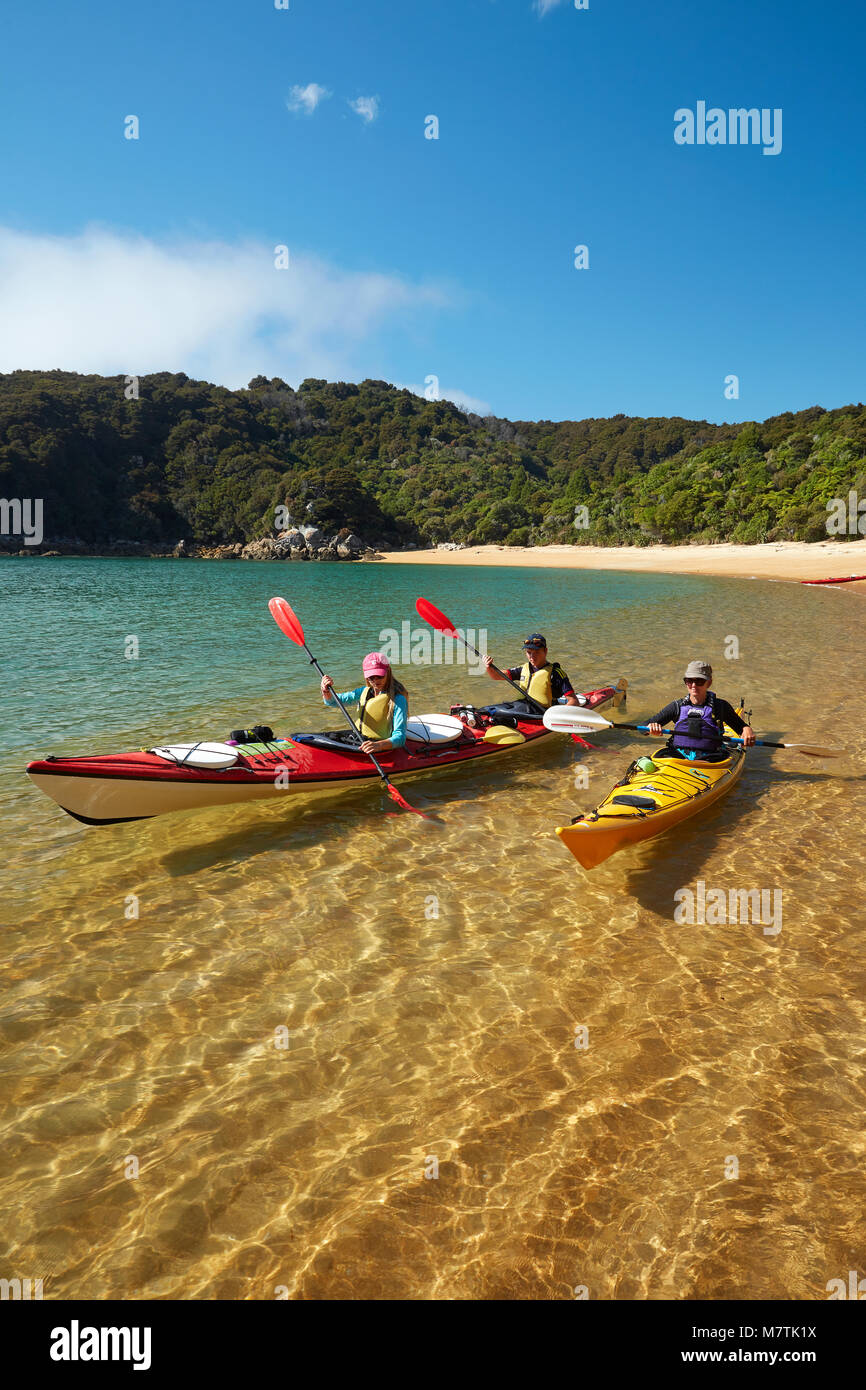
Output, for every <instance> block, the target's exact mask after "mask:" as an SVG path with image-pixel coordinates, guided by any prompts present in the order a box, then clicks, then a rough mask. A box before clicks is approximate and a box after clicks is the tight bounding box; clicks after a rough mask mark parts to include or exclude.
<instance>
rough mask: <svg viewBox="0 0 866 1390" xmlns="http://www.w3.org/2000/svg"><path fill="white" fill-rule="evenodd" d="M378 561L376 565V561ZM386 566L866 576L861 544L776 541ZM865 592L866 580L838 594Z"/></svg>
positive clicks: (526, 552)
mask: <svg viewBox="0 0 866 1390" xmlns="http://www.w3.org/2000/svg"><path fill="white" fill-rule="evenodd" d="M377 563H378V562H377ZM381 563H384V564H390V565H394V564H397V565H526V566H527V567H541V568H545V569H592V570H641V571H644V572H646V573H657V574H715V575H727V576H729V577H732V578H739V579H778V580H794V581H796V580H802V579H831V578H837V577H840V576H843V575H849V574H866V540H861V541H813V542H807V541H779V542H776V543H773V544H767V545H727V544H724V545H648V546H637V545H624V546H616V547H613V546H597V545H595V546H593V545H581V546H577V545H543V546H533V547H529V546H507V545H474V546H467V547H466V548H465V549H463V550H446V549H444V548H442V549H438V548H437V549H435V550H414V551H400V552H399V553H395V554H390V555H384V556H382V560H381ZM855 590H861V591H864V590H866V580H859V581H858V582H856V583H853V584H840V585H839V586H838V592H843V593H852V592H854V591H855Z"/></svg>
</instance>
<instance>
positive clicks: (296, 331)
mask: <svg viewBox="0 0 866 1390" xmlns="http://www.w3.org/2000/svg"><path fill="white" fill-rule="evenodd" d="M452 299H453V295H451V294H446V292H445V291H444V290H443V289H441V288H439V287H436V286H430V285H419V284H413V283H410V282H408V281H406V280H404V279H402V278H401V277H399V276H396V275H387V274H381V273H367V272H365V273H360V272H354V271H347V270H343V269H341V268H340V267H338V266H335V265H332V264H329V263H327V262H325V261H322V260H320V259H318V258H317V257H315V256H309V255H304V254H301V253H298V254H295V253H292V255H291V264H290V267H289V269H288V270H276V269H275V268H274V250H273V247H270V246H266V245H263V244H259V243H256V242H250V241H248V242H245V243H242V244H240V245H230V244H227V243H225V242H219V241H195V240H193V239H191V238H187V239H185V240H182V241H173V242H171V243H165V244H163V243H159V242H156V241H153V240H151V239H149V238H147V237H143V236H138V235H134V234H120V233H118V232H115V231H113V230H109V229H105V228H99V227H91V228H88V229H86V230H85V231H84V232H82V233H81V234H80V235H78V236H72V237H52V236H41V235H40V236H37V235H31V234H28V233H23V232H18V231H13V230H10V229H4V228H0V323H2V325H3V332H2V335H0V371H2V372H9V371H13V370H14V369H15V368H17V367H22V368H31V369H43V370H49V369H51V368H53V367H60V368H62V369H64V370H67V371H78V372H98V373H102V374H105V375H113V374H115V373H121V372H122V373H125V374H132V375H142V376H143V375H147V374H149V373H151V372H165V371H168V372H186V373H187V375H189V376H193V377H202V378H205V379H206V380H208V381H214V382H218V383H220V384H221V385H224V386H229V387H232V388H237V387H239V386H245V385H246V384H247V382H248V381H249V380H250V378H251V377H253V376H257V375H258V374H259V373H262V374H264V375H266V376H281V377H283V378H284V380H287V381H290V382H298V381H301V380H303V378H304V377H306V376H321V377H327V378H329V379H331V380H338V379H342V380H344V381H353V380H360V379H362V378H364V377H366V376H381V375H382V372H381V367H380V362H381V357H382V352H381V350H380V349H379V347H378V346H376V345H374V341H373V340H374V339H375V335H376V334H377V333H378V332H379V331H380V330H381V329H383V328H387V331H388V335H389V338H390V339H391V340H392V341H393V338H394V335H395V334H397V333H399V332H400V331H401V330H403V329H405V328H407V327H412V330H413V331H414V325H415V322H416V320H417V318H418V315H424V314H430V313H433V312H435V311H436V310H438V309H440V308H442V307H443V306H444V305H445V304H446V303H448V302H449V301H451V300H452Z"/></svg>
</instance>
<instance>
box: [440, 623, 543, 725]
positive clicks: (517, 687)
mask: <svg viewBox="0 0 866 1390" xmlns="http://www.w3.org/2000/svg"><path fill="white" fill-rule="evenodd" d="M460 641H461V642H462V643H463V645H464V647H466V648H467V649H468V650H469V651H470V652H472V654H473V656H477V657H479V658H480V657H481V653H480V652H479V651H476V650H475V648H474V647H473V645H472V643H471V642H467V641H466V638H465V637H461V638H460ZM492 669H493V670H494V671H495V672H496V674H497V675H498V676H501V677H502V679H503V680H504V681H507V682H508V684H509V685H510V686H511V688H512V690H516V691H517V693H518V695H522V696H523V698H524V700H525V701H526V703H527V704H529V705H532V706H533V707H534V708H535V709H537V710H538V712H539V714H544V705H540V704H539V703H538V701H537V700H533V698H532V696H531V695H530V693H529V691H528V690H524V689H523V686H522V685H518V684H517V682H516V681H513V680H512V679H511V677H510V676H506V674H505V672H504V671H500V669H499V667H498V666H493V668H492Z"/></svg>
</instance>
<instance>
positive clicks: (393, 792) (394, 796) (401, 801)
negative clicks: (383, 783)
mask: <svg viewBox="0 0 866 1390" xmlns="http://www.w3.org/2000/svg"><path fill="white" fill-rule="evenodd" d="M385 790H386V791H387V793H388V795H389V796H390V798H391V800H392V801H396V803H397V805H398V806H402V807H403V810H404V811H414V812H415V815H416V816H421V818H422V819H423V820H429V819H430V817H429V816H425V815H424V812H423V811H419V810H418V808H417V806H410V805H409V802H408V801H407V800H406V798H405V797H403V796H401V795H400V793H399V792H398V790H397V788H396V787H395V786H394V783H393V782H389V783H388V785H387V787H386V788H385Z"/></svg>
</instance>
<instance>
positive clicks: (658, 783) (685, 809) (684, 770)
mask: <svg viewBox="0 0 866 1390" xmlns="http://www.w3.org/2000/svg"><path fill="white" fill-rule="evenodd" d="M745 760H746V755H745V752H744V750H743V749H742V748H735V749H732V751H731V754H730V756H729V757H728V758H726V759H725V761H724V762H719V763H705V762H699V761H697V760H695V761H694V762H681V761H680V760H679V759H678V758H659V759H658V761H657V762H656V763H655V770H654V771H651V772H650V771H647V772H643V771H641V770H640V769H639V768H638V767H637V765H636V764H635V763H632V765H631V767H630V768H629V770H628V772H627V773H626V774H625V776H624V777H623V778H622V780H621V781H620V782H617V784H616V786H615V787H613V788H611V790H610V791H609V792H608V794H607V796H606V797H605V798H604V801H602V803H601V804H600V805H599V806H597V807H596V809H595V810H594V811H590V812H589V813H588V814H587V815H585V816H580V817H579V818H578V819H577V820H575V821H574V823H573V824H572V825H561V826H558V827H557V831H556V833H557V835H558V836H559V838H560V840H562V842H563V844H564V845H567V846H568V848H569V849H570V850H571V852H572V854H573V855H574V857H575V859H577V860H578V861H579V862H580V863H581V864H582V865H583V867H584V868H585V869H594V868H595V866H596V865H597V864H602V863H603V862H604V860H605V859H609V858H610V856H611V855H612V854H616V852H617V850H619V849H624V848H625V847H626V846H627V845H634V844H637V843H638V842H639V841H640V840H649V839H652V837H653V836H655V835H661V834H662V832H663V831H665V830H670V829H671V828H672V827H673V826H675V825H679V824H680V822H681V821H684V820H687V819H688V818H689V816H694V815H696V814H697V813H698V811H702V810H703V809H704V807H705V806H711V805H712V804H713V802H714V801H719V800H720V799H721V797H723V796H724V795H725V794H726V792H729V791H730V790H731V787H732V786H733V785H734V783H735V782H736V781H738V779H739V777H740V774H741V773H742V771H743V765H744V763H745ZM642 761H646V759H643V760H642Z"/></svg>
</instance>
